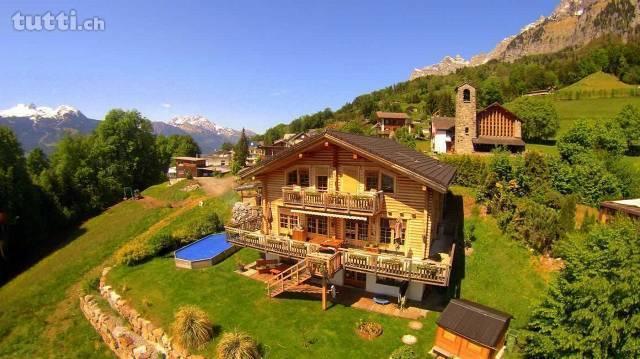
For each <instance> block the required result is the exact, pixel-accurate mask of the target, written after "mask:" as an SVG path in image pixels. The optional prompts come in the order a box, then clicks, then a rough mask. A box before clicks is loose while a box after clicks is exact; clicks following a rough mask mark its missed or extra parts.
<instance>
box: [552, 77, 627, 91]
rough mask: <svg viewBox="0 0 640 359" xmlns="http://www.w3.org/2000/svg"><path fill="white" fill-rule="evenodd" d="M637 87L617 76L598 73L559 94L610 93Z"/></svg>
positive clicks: (563, 89)
mask: <svg viewBox="0 0 640 359" xmlns="http://www.w3.org/2000/svg"><path fill="white" fill-rule="evenodd" d="M635 88H636V86H635V85H629V84H626V83H624V82H622V81H620V80H619V79H618V77H617V76H616V75H613V74H608V73H605V72H602V71H600V72H596V73H594V74H591V75H589V76H587V77H585V78H583V79H582V80H580V81H578V82H576V83H574V84H571V85H569V86H567V87H564V88H562V89H561V90H559V91H558V92H559V93H561V94H562V93H566V92H578V91H582V92H584V91H596V92H597V91H610V90H629V89H635Z"/></svg>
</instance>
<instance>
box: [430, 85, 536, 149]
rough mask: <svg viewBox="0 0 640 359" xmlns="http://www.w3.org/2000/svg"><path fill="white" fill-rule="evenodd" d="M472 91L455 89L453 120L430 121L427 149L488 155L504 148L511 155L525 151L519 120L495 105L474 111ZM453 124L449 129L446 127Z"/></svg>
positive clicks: (474, 102)
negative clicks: (487, 153) (498, 148)
mask: <svg viewBox="0 0 640 359" xmlns="http://www.w3.org/2000/svg"><path fill="white" fill-rule="evenodd" d="M476 106H477V103H476V89H475V88H474V87H473V86H471V85H469V84H463V85H461V86H458V87H457V88H456V116H455V117H434V118H432V119H431V143H432V144H431V146H432V149H433V151H434V152H436V153H446V152H455V153H460V154H468V153H474V152H489V151H491V150H492V149H494V148H496V147H498V146H504V147H506V148H507V149H508V150H510V151H512V152H521V151H523V150H524V148H525V142H524V141H523V140H522V120H520V118H518V116H516V115H515V114H513V113H512V112H511V111H509V110H507V109H506V108H504V107H502V106H501V105H500V104H498V103H494V104H491V105H489V106H488V107H487V108H485V109H484V110H481V111H477V110H476ZM451 123H453V126H452V127H449V125H450V124H451Z"/></svg>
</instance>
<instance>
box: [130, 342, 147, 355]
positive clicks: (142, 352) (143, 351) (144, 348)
mask: <svg viewBox="0 0 640 359" xmlns="http://www.w3.org/2000/svg"><path fill="white" fill-rule="evenodd" d="M145 354H147V346H146V345H141V346H139V347H136V348H134V349H133V357H134V358H141V357H142V355H145Z"/></svg>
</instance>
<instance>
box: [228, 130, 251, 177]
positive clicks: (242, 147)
mask: <svg viewBox="0 0 640 359" xmlns="http://www.w3.org/2000/svg"><path fill="white" fill-rule="evenodd" d="M234 151H235V152H234V154H233V163H232V165H231V172H233V173H234V174H236V173H238V171H240V170H241V169H242V168H244V167H245V165H246V163H247V157H249V141H248V140H247V135H246V134H245V131H244V128H243V129H242V133H241V134H240V139H239V140H238V143H236V146H235V148H234Z"/></svg>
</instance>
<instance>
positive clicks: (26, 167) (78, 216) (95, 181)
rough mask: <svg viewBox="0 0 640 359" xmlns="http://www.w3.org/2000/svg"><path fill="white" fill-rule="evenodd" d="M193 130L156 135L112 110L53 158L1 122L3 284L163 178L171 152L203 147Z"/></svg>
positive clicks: (135, 116) (132, 116)
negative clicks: (81, 226)
mask: <svg viewBox="0 0 640 359" xmlns="http://www.w3.org/2000/svg"><path fill="white" fill-rule="evenodd" d="M199 152H200V150H199V148H198V145H197V143H195V142H194V141H193V139H192V138H191V137H190V136H182V135H172V136H168V137H166V136H161V135H160V136H156V135H154V134H153V129H152V126H151V122H150V121H149V120H148V119H146V118H144V117H143V116H142V115H141V114H140V113H139V112H137V111H135V110H133V111H124V110H120V109H114V110H111V111H109V112H108V113H107V114H106V116H105V118H104V120H103V121H101V122H100V125H99V126H98V128H97V129H96V130H95V131H94V133H92V134H90V135H68V136H66V137H65V138H63V139H62V140H61V141H60V142H59V143H58V145H57V146H56V149H55V151H54V152H53V154H51V156H50V157H49V158H48V157H47V156H46V155H45V153H44V152H43V151H42V150H41V149H38V148H36V149H34V150H33V151H31V152H30V153H28V154H27V155H26V156H25V154H24V152H23V150H22V148H21V145H20V143H19V142H18V140H17V139H16V136H15V134H14V133H13V132H12V131H11V130H10V129H8V128H6V127H0V229H1V232H0V283H2V282H4V281H6V280H8V279H9V278H10V277H11V276H12V275H14V274H15V273H16V272H18V271H19V270H21V269H22V268H25V266H27V265H29V263H33V262H35V261H37V260H38V259H39V258H41V257H43V256H44V255H46V254H47V253H49V252H50V251H51V250H53V249H55V248H57V247H58V246H60V245H63V244H64V243H65V242H64V240H63V238H65V237H66V234H67V232H69V231H71V230H72V229H73V228H75V226H76V225H77V224H78V223H80V222H81V221H83V220H85V219H87V218H89V217H91V216H94V215H96V214H98V213H100V212H101V211H103V210H104V209H106V208H107V207H109V206H111V205H113V204H115V203H116V202H118V201H120V200H122V198H123V196H126V194H125V193H124V189H125V188H131V189H133V190H134V189H140V190H143V189H145V188H147V187H148V186H150V185H153V184H156V183H159V182H162V181H164V180H165V179H166V176H165V173H166V171H167V168H168V167H169V164H170V161H171V157H172V156H178V155H181V156H193V155H195V154H196V153H199Z"/></svg>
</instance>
